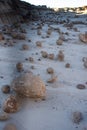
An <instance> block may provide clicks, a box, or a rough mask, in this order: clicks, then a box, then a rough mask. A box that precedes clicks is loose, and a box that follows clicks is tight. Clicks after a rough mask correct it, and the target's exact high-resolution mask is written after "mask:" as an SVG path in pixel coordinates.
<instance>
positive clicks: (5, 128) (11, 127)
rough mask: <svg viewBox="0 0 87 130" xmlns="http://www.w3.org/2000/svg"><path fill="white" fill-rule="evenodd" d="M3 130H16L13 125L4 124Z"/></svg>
mask: <svg viewBox="0 0 87 130" xmlns="http://www.w3.org/2000/svg"><path fill="white" fill-rule="evenodd" d="M3 130H17V128H16V125H14V124H6V126H5V127H4V129H3Z"/></svg>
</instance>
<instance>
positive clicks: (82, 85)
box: [76, 84, 86, 89]
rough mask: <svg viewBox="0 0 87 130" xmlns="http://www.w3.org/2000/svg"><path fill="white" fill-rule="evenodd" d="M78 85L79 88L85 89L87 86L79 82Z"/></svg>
mask: <svg viewBox="0 0 87 130" xmlns="http://www.w3.org/2000/svg"><path fill="white" fill-rule="evenodd" d="M76 87H77V88H78V89H85V88H86V86H85V85H84V84H78V85H77V86H76Z"/></svg>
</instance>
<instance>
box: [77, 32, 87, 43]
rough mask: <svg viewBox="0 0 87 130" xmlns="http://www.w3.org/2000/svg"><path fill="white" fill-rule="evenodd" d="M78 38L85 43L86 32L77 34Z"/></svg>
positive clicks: (86, 40) (86, 38)
mask: <svg viewBox="0 0 87 130" xmlns="http://www.w3.org/2000/svg"><path fill="white" fill-rule="evenodd" d="M79 39H80V41H82V42H84V43H87V34H86V33H85V34H80V35H79Z"/></svg>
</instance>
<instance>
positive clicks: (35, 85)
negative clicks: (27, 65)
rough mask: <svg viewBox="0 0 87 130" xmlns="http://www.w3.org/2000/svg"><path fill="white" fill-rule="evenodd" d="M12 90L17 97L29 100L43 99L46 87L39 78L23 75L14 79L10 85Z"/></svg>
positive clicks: (29, 74) (27, 74)
mask: <svg viewBox="0 0 87 130" xmlns="http://www.w3.org/2000/svg"><path fill="white" fill-rule="evenodd" d="M11 86H12V88H13V90H14V91H15V92H16V93H18V94H19V95H23V96H25V97H31V98H43V97H45V93H46V87H45V84H44V82H43V81H42V80H41V78H40V77H39V76H35V75H33V74H32V73H24V74H21V75H20V76H19V77H17V78H15V79H14V80H13V81H12V84H11Z"/></svg>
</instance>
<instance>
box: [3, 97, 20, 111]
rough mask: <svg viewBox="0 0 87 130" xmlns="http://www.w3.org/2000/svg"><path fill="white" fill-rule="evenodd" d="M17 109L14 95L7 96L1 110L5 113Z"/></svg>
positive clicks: (17, 105) (17, 104)
mask: <svg viewBox="0 0 87 130" xmlns="http://www.w3.org/2000/svg"><path fill="white" fill-rule="evenodd" d="M18 109H19V103H18V101H17V98H16V97H15V96H12V95H11V96H9V97H8V98H7V99H6V100H5V102H4V105H3V110H4V112H6V113H14V112H17V111H18Z"/></svg>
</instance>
